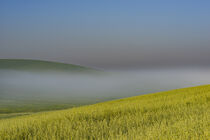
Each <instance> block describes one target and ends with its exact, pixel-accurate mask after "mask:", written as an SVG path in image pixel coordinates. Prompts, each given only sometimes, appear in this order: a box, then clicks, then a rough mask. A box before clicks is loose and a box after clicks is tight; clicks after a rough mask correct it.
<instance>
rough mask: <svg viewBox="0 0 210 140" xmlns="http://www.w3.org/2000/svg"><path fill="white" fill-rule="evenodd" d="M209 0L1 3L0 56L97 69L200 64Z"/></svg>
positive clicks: (209, 32) (208, 29)
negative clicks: (80, 65) (58, 62)
mask: <svg viewBox="0 0 210 140" xmlns="http://www.w3.org/2000/svg"><path fill="white" fill-rule="evenodd" d="M209 7H210V1H207V0H203V1H199V0H176V1H169V0H159V1H157V0H143V1H137V0H129V1H128V0H114V1H111V0H101V1H99V0H89V1H87V0H71V1H67V0H63V1H58V0H36V1H27V0H18V1H17V0H1V1H0V21H1V22H0V58H26V59H28V58H30V59H44V60H53V61H61V62H67V63H76V64H82V65H88V66H93V67H99V68H112V67H120V68H121V67H122V68H124V67H141V66H150V65H160V66H162V65H186V64H189V65H201V64H202V65H203V64H205V63H208V60H209V59H210V57H209V56H210V54H209V52H210V41H209V36H210V18H209V15H210V8H209Z"/></svg>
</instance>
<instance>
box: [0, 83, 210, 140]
mask: <svg viewBox="0 0 210 140" xmlns="http://www.w3.org/2000/svg"><path fill="white" fill-rule="evenodd" d="M209 122H210V85H205V86H199V87H192V88H184V89H177V90H170V91H166V92H159V93H154V94H148V95H142V96H136V97H130V98H125V99H119V100H114V101H109V102H104V103H99V104H95V105H89V106H83V107H77V108H73V109H67V110H63V111H52V112H44V113H37V114H33V115H28V116H20V117H16V118H11V119H2V120H0V130H1V131H0V137H1V139H27V140H31V139H43V140H46V139H114V140H115V139H126V140H127V139H203V140H204V139H209V136H210V123H209Z"/></svg>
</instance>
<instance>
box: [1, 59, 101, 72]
mask: <svg viewBox="0 0 210 140" xmlns="http://www.w3.org/2000/svg"><path fill="white" fill-rule="evenodd" d="M0 70H21V71H31V72H39V71H59V72H99V71H97V70H94V69H92V68H87V67H83V66H79V65H73V64H66V63H60V62H51V61H43V60H30V59H0Z"/></svg>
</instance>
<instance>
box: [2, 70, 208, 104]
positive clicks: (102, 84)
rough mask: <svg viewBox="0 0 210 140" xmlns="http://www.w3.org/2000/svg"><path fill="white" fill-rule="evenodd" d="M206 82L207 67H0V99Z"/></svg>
mask: <svg viewBox="0 0 210 140" xmlns="http://www.w3.org/2000/svg"><path fill="white" fill-rule="evenodd" d="M209 83H210V68H202V69H201V68H194V69H192V68H186V69H164V70H163V69H151V70H129V71H111V72H108V73H105V74H100V75H99V74H96V75H94V74H91V75H88V74H82V73H81V74H69V73H59V72H23V71H12V70H0V99H5V98H6V99H30V100H31V99H54V100H69V101H81V102H82V101H83V100H84V99H92V100H108V99H117V98H123V97H130V96H135V95H141V94H146V93H152V92H158V91H165V90H169V89H176V88H183V87H190V86H197V85H203V84H209Z"/></svg>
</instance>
